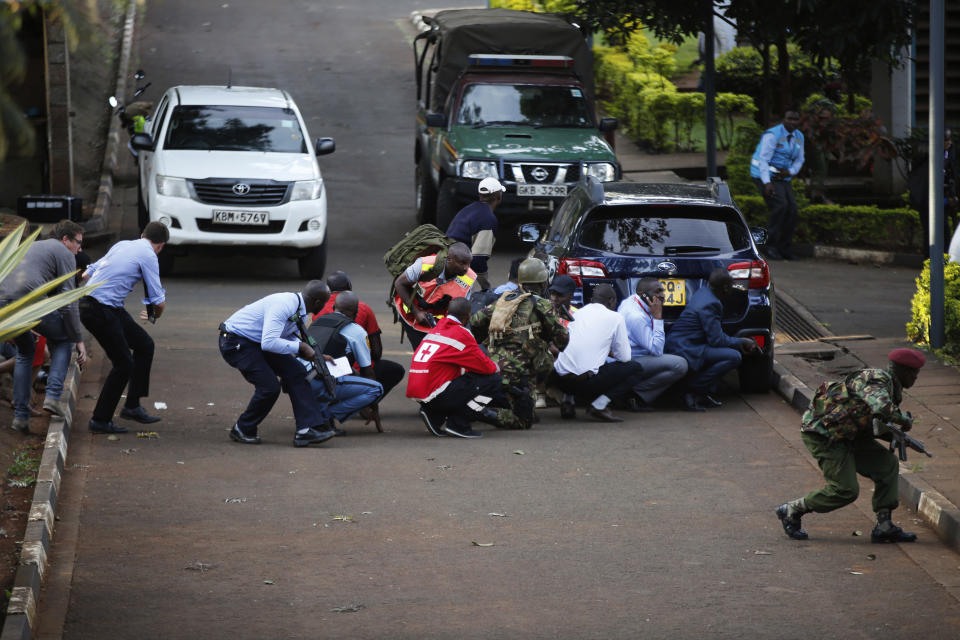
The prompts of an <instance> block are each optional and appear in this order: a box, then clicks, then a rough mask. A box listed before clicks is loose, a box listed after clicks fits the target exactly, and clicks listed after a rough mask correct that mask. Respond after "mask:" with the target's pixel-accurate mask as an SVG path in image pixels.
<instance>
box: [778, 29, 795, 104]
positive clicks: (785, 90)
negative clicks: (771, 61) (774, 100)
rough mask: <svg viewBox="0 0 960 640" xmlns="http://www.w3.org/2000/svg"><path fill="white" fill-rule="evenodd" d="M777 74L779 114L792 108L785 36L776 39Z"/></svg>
mask: <svg viewBox="0 0 960 640" xmlns="http://www.w3.org/2000/svg"><path fill="white" fill-rule="evenodd" d="M777 73H778V74H779V76H780V114H778V115H782V114H783V112H784V111H786V110H787V109H792V108H794V106H793V87H792V85H791V83H790V52H789V51H788V50H787V36H786V35H781V36H780V37H779V38H778V39H777Z"/></svg>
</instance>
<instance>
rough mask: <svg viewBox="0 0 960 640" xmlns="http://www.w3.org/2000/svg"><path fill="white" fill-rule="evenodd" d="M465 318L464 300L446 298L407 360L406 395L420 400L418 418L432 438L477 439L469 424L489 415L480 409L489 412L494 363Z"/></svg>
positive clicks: (467, 309) (495, 380) (497, 385)
mask: <svg viewBox="0 0 960 640" xmlns="http://www.w3.org/2000/svg"><path fill="white" fill-rule="evenodd" d="M469 320H470V302H469V301H467V299H466V298H462V297H461V298H454V299H453V300H451V301H450V305H449V307H448V308H447V315H446V316H444V317H443V318H440V321H439V322H438V323H437V326H436V327H434V328H433V329H431V330H430V333H428V334H426V335H425V336H424V337H423V340H422V341H421V342H420V346H419V347H417V350H416V352H414V354H413V361H412V362H411V363H410V375H409V376H408V378H407V397H408V398H413V399H414V400H418V401H420V403H421V408H420V417H421V418H422V419H423V422H424V424H425V425H426V426H427V429H429V430H430V433H432V434H433V435H435V436H443V435H451V436H456V437H458V438H479V437H481V434H480V433H479V432H477V431H474V430H473V429H471V428H470V423H471V422H472V421H473V420H476V419H481V418H488V419H489V416H488V415H486V414H485V412H492V411H493V410H492V409H489V408H487V404H489V403H490V401H491V400H492V399H493V396H494V395H495V394H496V393H497V392H498V391H499V389H500V376H499V375H498V373H497V372H498V371H499V367H497V364H496V363H495V362H494V361H493V360H491V359H490V357H489V356H487V354H485V353H484V352H483V350H482V349H480V345H478V344H477V340H476V339H475V338H474V337H473V334H472V333H470V330H469V329H468V328H467V326H466V325H467V322H469ZM444 422H446V424H445V425H444Z"/></svg>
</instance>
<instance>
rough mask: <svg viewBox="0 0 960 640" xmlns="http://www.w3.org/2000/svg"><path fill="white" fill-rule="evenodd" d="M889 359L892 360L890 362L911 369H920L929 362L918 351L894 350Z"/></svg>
mask: <svg viewBox="0 0 960 640" xmlns="http://www.w3.org/2000/svg"><path fill="white" fill-rule="evenodd" d="M887 357H888V358H890V362H896V363H897V364H902V365H903V366H905V367H910V368H911V369H919V368H920V367H922V366H923V365H924V364H926V362H927V358H926V356H924V355H923V354H922V353H920V352H919V351H917V350H916V349H894V350H893V351H891V352H890V355H888V356H887Z"/></svg>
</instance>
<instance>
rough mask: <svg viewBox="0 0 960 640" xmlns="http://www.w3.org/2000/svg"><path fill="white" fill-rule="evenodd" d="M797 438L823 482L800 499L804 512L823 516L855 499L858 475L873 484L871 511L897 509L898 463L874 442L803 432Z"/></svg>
mask: <svg viewBox="0 0 960 640" xmlns="http://www.w3.org/2000/svg"><path fill="white" fill-rule="evenodd" d="M800 439H801V440H803V444H805V445H806V446H807V449H809V450H810V453H811V454H813V457H814V458H816V460H817V464H819V465H820V470H821V471H822V472H823V479H824V480H826V486H824V487H823V488H822V489H817V490H816V491H811V492H810V493H808V494H807V495H806V497H804V502H805V503H806V505H807V508H808V509H810V510H812V511H816V512H817V513H826V512H828V511H833V510H834V509H839V508H840V507H843V506H846V505H848V504H850V503H851V502H853V501H854V500H856V499H857V496H858V495H859V494H860V485H859V484H858V483H857V474H858V473H859V474H860V475H862V476H864V477H865V478H870V479H871V480H873V482H874V484H875V485H876V486H875V488H874V490H873V510H874V511H879V510H880V509H896V508H897V505H898V504H899V493H898V488H897V484H898V481H899V479H900V463H899V462H898V460H897V456H895V455H893V454H892V453H891V452H890V451H888V450H887V448H886V447H884V446H883V445H881V444H880V443H879V442H877V441H876V440H875V439H873V438H871V437H867V436H859V437H857V438H855V439H853V440H830V439H829V438H826V437H824V436H821V435H819V434H816V433H807V432H804V433H802V434H800Z"/></svg>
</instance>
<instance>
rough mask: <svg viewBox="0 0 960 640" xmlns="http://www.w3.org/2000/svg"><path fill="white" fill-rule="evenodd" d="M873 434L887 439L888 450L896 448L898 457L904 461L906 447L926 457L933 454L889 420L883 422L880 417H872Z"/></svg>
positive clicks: (905, 459) (930, 456) (905, 458)
mask: <svg viewBox="0 0 960 640" xmlns="http://www.w3.org/2000/svg"><path fill="white" fill-rule="evenodd" d="M873 435H874V437H879V438H883V439H884V440H887V439H889V440H890V451H893V450H894V449H896V450H897V454H898V455H899V456H900V459H901V460H903V461H904V462H906V461H907V447H909V448H911V449H913V450H914V451H918V452H920V453H922V454H924V455H926V456H927V457H928V458H932V457H933V454H931V453H930V452H929V451H927V449H926V447H924V446H923V443H922V442H920V441H919V440H917V439H916V438H913V437H911V436H909V435H907V434H906V433H904V432H903V430H902V429H901V428H900V427H898V426H897V425H895V424H892V423H889V422H887V423H885V422H883V421H882V420H880V418H874V419H873Z"/></svg>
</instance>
